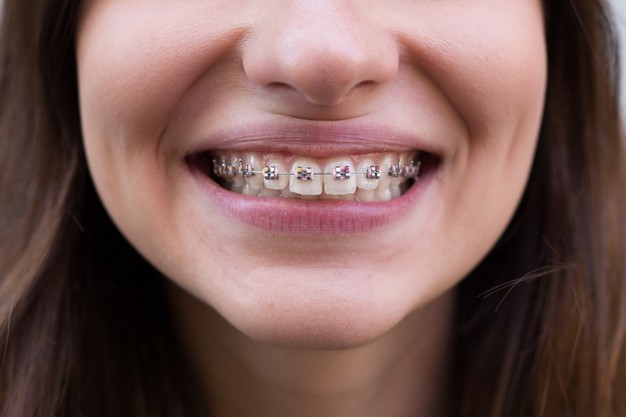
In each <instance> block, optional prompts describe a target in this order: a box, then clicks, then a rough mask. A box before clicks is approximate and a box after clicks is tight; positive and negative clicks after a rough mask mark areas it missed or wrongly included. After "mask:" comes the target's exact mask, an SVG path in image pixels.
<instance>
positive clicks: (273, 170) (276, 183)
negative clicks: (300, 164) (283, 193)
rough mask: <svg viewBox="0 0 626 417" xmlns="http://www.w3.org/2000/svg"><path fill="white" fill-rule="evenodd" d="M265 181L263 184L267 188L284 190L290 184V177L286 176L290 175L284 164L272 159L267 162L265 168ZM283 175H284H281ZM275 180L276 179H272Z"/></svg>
mask: <svg viewBox="0 0 626 417" xmlns="http://www.w3.org/2000/svg"><path fill="white" fill-rule="evenodd" d="M263 171H264V174H263V175H264V178H265V179H264V180H263V184H264V185H265V186H266V187H267V188H271V189H272V190H283V189H285V188H287V185H288V184H289V175H284V174H287V173H289V171H288V170H287V168H286V167H285V164H283V163H282V162H281V161H279V160H278V159H270V160H268V161H267V165H265V166H264V169H263ZM281 174H283V175H281ZM272 178H274V179H272Z"/></svg>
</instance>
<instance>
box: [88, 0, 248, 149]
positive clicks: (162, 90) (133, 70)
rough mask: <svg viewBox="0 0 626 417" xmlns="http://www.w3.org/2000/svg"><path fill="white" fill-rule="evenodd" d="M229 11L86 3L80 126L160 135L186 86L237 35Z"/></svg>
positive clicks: (110, 133)
mask: <svg viewBox="0 0 626 417" xmlns="http://www.w3.org/2000/svg"><path fill="white" fill-rule="evenodd" d="M216 3H219V2H216ZM216 7H217V5H216ZM222 9H224V8H222ZM231 13H232V12H231ZM229 16H230V14H229V10H227V9H224V10H223V12H220V13H216V12H215V8H214V7H206V6H205V7H200V5H198V4H196V5H194V4H187V5H184V6H180V5H171V4H168V2H155V3H153V4H150V3H148V4H141V2H133V1H132V0H131V1H128V2H121V1H120V0H112V1H107V2H103V1H95V2H93V3H91V4H90V7H88V8H87V9H86V10H85V12H84V14H83V16H82V19H81V22H80V25H79V28H78V40H79V41H78V44H77V57H78V74H79V86H80V105H81V113H82V116H83V123H84V127H85V131H86V132H96V133H106V134H107V135H108V136H113V137H120V136H122V137H127V136H136V137H144V138H156V137H158V136H159V135H160V134H161V133H162V132H163V130H164V129H165V128H166V127H167V121H168V119H169V116H170V114H171V112H172V110H173V108H174V107H175V105H176V103H177V102H178V101H179V100H180V98H181V97H182V96H183V95H184V94H185V92H186V91H187V90H188V89H189V87H190V86H191V85H192V84H193V83H194V82H195V80H197V79H198V78H199V77H200V76H202V74H203V73H204V72H205V71H206V69H207V68H210V67H211V66H212V65H213V64H214V62H215V61H217V60H219V59H220V58H222V56H223V55H224V53H225V51H228V50H229V49H230V48H231V47H232V46H233V44H234V43H236V42H238V41H239V40H240V37H241V32H240V31H237V30H236V29H234V28H233V27H232V25H229V24H228V22H229V20H230V18H229ZM127 139H128V138H127ZM129 145H131V146H132V145H134V144H133V143H129Z"/></svg>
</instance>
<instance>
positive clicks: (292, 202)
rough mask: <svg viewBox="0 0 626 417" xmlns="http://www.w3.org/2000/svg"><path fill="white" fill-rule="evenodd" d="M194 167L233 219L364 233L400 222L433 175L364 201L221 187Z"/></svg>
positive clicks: (294, 230)
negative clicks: (384, 197) (392, 194)
mask: <svg viewBox="0 0 626 417" xmlns="http://www.w3.org/2000/svg"><path fill="white" fill-rule="evenodd" d="M191 171H192V174H193V175H194V177H195V179H196V180H197V181H198V182H199V183H200V185H201V189H202V190H204V191H205V192H206V193H207V196H208V198H209V199H210V200H211V201H212V202H213V203H214V204H215V206H217V208H218V210H220V212H221V213H222V214H225V215H226V216H228V217H230V218H231V219H233V220H234V221H236V222H239V223H243V224H247V225H249V226H253V227H256V228H260V229H263V230H267V231H271V232H279V233H289V234H304V235H311V234H313V235H315V234H318V235H335V234H348V233H364V232H369V231H373V230H375V229H378V228H381V227H383V226H386V225H389V224H392V223H396V222H401V221H402V220H403V218H404V217H405V216H407V215H408V214H409V213H410V212H411V210H413V209H414V208H415V205H416V203H417V200H418V199H419V198H420V195H421V194H423V191H424V190H425V188H426V187H427V186H428V184H430V183H431V182H432V177H433V176H432V175H428V176H425V177H423V178H420V179H419V180H417V182H416V183H415V184H413V186H412V187H411V188H410V189H409V190H408V191H407V192H406V193H405V194H403V195H402V196H401V197H399V198H397V199H394V200H391V201H385V202H367V203H364V202H356V201H355V202H352V201H330V200H315V201H307V200H300V199H288V198H262V197H250V196H246V195H243V194H238V193H234V192H231V191H228V190H225V189H223V188H221V187H220V186H219V185H217V184H216V183H215V182H214V181H213V180H211V179H210V178H209V177H207V176H206V175H205V174H204V173H202V172H200V171H199V170H197V169H193V168H191Z"/></svg>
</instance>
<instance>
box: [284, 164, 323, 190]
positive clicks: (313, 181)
mask: <svg viewBox="0 0 626 417" xmlns="http://www.w3.org/2000/svg"><path fill="white" fill-rule="evenodd" d="M298 168H300V169H301V170H302V171H303V172H304V171H307V170H308V169H310V170H311V172H318V173H319V172H322V170H321V169H320V166H319V165H318V164H316V163H315V161H314V160H312V159H308V158H302V159H298V160H296V161H295V162H294V163H293V165H292V166H291V173H292V174H293V175H291V176H290V178H289V191H291V192H292V193H298V194H300V195H320V194H322V176H321V175H311V176H308V175H306V174H305V175H302V176H301V178H298V175H297V171H298ZM307 178H310V179H307Z"/></svg>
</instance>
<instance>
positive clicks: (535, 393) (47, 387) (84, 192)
mask: <svg viewBox="0 0 626 417" xmlns="http://www.w3.org/2000/svg"><path fill="white" fill-rule="evenodd" d="M544 3H545V19H546V30H547V44H548V51H549V86H548V92H547V103H546V111H545V117H544V123H543V128H542V132H541V137H540V140H539V147H538V151H537V155H536V158H535V163H534V166H533V171H532V174H531V178H530V182H529V185H528V187H527V189H526V192H525V195H524V198H523V201H522V203H521V205H520V207H519V209H518V211H517V213H516V215H515V218H514V219H513V221H512V222H511V224H510V226H509V228H508V230H507V231H506V233H505V234H504V235H503V237H502V238H501V240H500V241H499V243H498V244H497V246H496V247H495V248H494V250H493V251H492V253H491V254H490V255H489V256H488V257H487V258H486V259H485V260H484V261H483V262H482V263H481V265H480V266H479V267H478V268H477V269H476V270H475V271H474V272H473V273H472V274H471V275H470V276H469V277H468V278H466V279H465V280H464V281H463V283H462V284H461V285H460V289H459V308H458V320H457V325H458V341H457V342H458V343H457V355H456V362H457V366H456V367H455V370H454V379H455V381H457V387H456V389H457V393H458V395H455V396H457V397H458V398H459V401H458V403H457V404H456V406H458V407H457V408H458V410H455V414H459V415H462V416H476V415H480V416H494V417H495V416H507V417H511V416H512V417H514V416H561V415H563V416H565V415H566V416H573V417H577V416H578V417H583V416H585V417H587V416H594V417H603V416H606V417H608V416H616V415H626V397H624V396H622V395H619V393H618V392H616V390H617V388H618V387H623V386H625V383H626V358H625V357H624V331H625V330H626V266H625V265H624V259H626V242H625V239H626V230H625V227H626V226H625V223H624V220H623V217H624V216H623V215H624V208H625V207H626V204H625V201H624V186H625V185H626V177H625V167H624V165H625V164H624V162H625V158H624V145H623V142H621V140H620V137H621V132H620V124H619V114H618V104H617V103H618V100H617V92H618V84H619V83H618V70H617V48H616V41H615V37H614V34H613V32H612V26H611V23H610V19H609V18H608V14H607V6H606V5H605V3H604V2H603V1H602V0H546V1H545V2H544ZM77 8H78V5H77V2H76V1H72V0H32V1H29V2H25V1H22V0H4V11H3V15H2V18H3V21H2V23H1V25H2V26H1V27H0V60H1V61H0V91H2V94H1V95H0V360H1V362H0V416H7V417H8V416H11V417H29V416H50V417H52V416H90V417H97V416H131V415H132V416H145V417H148V416H150V417H158V416H174V415H176V416H177V415H185V416H193V415H200V413H201V411H202V410H201V407H200V406H199V404H200V402H201V401H199V400H198V399H197V398H196V397H195V396H194V395H193V389H186V386H189V387H193V385H194V384H193V380H192V377H191V373H190V372H189V371H188V370H189V367H188V366H187V365H186V364H185V361H184V359H183V356H182V355H181V354H180V352H179V348H178V346H177V345H176V338H175V337H174V336H173V335H172V331H171V326H170V324H169V322H168V317H169V314H168V312H167V305H166V303H165V301H164V297H163V291H162V288H161V282H162V281H161V279H160V277H159V276H158V274H157V273H156V272H155V271H154V270H153V269H152V267H151V266H150V265H149V264H147V263H146V262H145V261H143V260H142V259H141V258H140V257H139V256H138V255H137V254H136V252H135V251H134V250H133V249H132V248H131V247H130V246H129V245H128V244H127V243H126V242H125V241H124V239H123V238H122V237H121V236H120V234H119V233H118V232H117V230H116V229H115V228H114V226H113V225H112V224H111V222H110V220H109V219H108V217H107V216H106V214H105V212H104V210H103V209H102V207H101V205H100V203H99V200H98V198H97V197H96V194H95V192H94V190H93V186H92V184H91V181H90V179H89V177H88V173H87V170H86V165H85V161H84V156H83V151H82V145H81V140H80V121H79V116H78V104H77V87H76V72H75V62H74V56H73V44H74V27H75V19H76V14H77Z"/></svg>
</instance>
